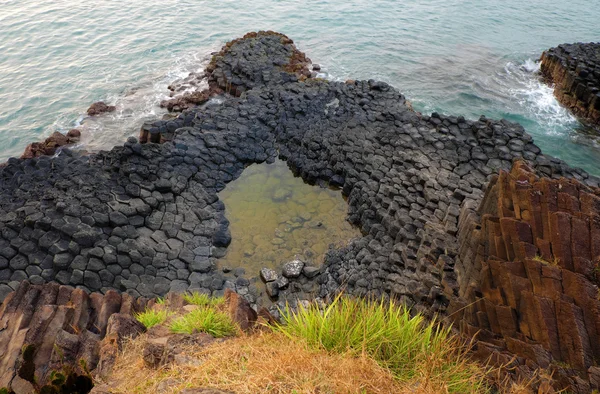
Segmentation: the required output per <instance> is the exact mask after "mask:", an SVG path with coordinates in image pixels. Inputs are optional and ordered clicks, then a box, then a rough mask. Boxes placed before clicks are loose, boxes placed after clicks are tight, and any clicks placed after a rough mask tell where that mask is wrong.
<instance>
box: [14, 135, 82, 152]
mask: <svg viewBox="0 0 600 394" xmlns="http://www.w3.org/2000/svg"><path fill="white" fill-rule="evenodd" d="M80 138H81V131H79V130H77V129H72V130H69V132H68V133H67V134H66V135H65V134H62V133H59V132H58V131H56V132H54V133H53V134H52V135H51V136H50V137H48V138H46V139H45V140H44V141H43V142H32V143H31V144H29V145H27V147H26V148H25V152H23V155H21V159H32V158H34V157H40V156H52V155H54V154H55V153H56V152H57V150H58V149H59V148H61V147H63V146H66V145H70V144H74V143H76V142H79V139H80Z"/></svg>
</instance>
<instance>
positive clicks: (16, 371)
mask: <svg viewBox="0 0 600 394" xmlns="http://www.w3.org/2000/svg"><path fill="white" fill-rule="evenodd" d="M146 304H147V300H146V299H143V298H137V299H133V298H132V297H131V296H129V295H128V294H122V295H121V294H118V293H117V292H115V291H109V292H107V293H106V294H105V295H102V294H99V293H93V294H88V293H86V292H85V291H83V290H81V289H74V288H72V287H68V286H60V285H58V284H56V283H50V284H46V285H31V284H30V283H29V282H28V281H23V282H21V284H20V285H19V287H18V288H17V290H16V291H15V292H13V293H11V294H9V295H8V297H7V298H6V299H5V300H4V302H3V304H2V306H1V307H0V354H1V355H2V357H1V358H0V388H10V389H12V390H13V391H14V392H15V393H17V394H21V393H33V392H39V390H41V389H42V388H43V387H44V386H48V388H47V390H49V389H50V387H51V386H53V382H56V380H57V378H58V377H59V376H60V381H61V385H64V384H68V385H70V387H71V388H72V389H73V391H64V392H81V393H85V392H89V390H90V389H91V388H92V375H93V374H95V373H96V372H101V371H102V370H103V369H106V368H107V366H106V364H107V363H110V360H111V356H112V355H115V356H116V351H117V348H118V346H119V345H120V342H121V340H122V339H123V338H124V337H131V336H135V335H137V334H139V333H141V332H143V331H144V326H142V325H141V324H140V323H139V322H137V321H136V320H135V319H134V318H133V317H132V313H133V312H136V311H141V310H143V309H144V308H145V306H146ZM112 361H114V359H113V360H112ZM48 392H55V391H48ZM56 392H63V391H56Z"/></svg>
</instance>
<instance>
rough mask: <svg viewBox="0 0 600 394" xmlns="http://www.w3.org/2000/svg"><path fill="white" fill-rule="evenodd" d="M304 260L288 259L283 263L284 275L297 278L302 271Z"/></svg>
mask: <svg viewBox="0 0 600 394" xmlns="http://www.w3.org/2000/svg"><path fill="white" fill-rule="evenodd" d="M302 268H304V262H302V261H300V260H292V261H288V262H287V263H285V264H284V265H283V272H282V273H283V276H285V277H286V278H297V277H299V276H300V274H301V273H302Z"/></svg>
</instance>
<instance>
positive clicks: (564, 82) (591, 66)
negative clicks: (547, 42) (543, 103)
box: [541, 42, 600, 124]
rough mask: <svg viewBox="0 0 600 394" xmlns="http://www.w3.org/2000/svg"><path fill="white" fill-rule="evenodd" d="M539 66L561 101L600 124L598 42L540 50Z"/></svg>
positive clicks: (599, 44) (599, 51) (599, 61)
mask: <svg viewBox="0 0 600 394" xmlns="http://www.w3.org/2000/svg"><path fill="white" fill-rule="evenodd" d="M541 70H542V73H543V74H544V76H545V77H546V78H548V80H549V81H550V82H552V83H554V93H555V94H556V97H557V98H558V100H559V101H560V102H561V103H562V104H564V105H565V106H567V107H569V108H570V109H571V110H572V111H573V112H574V113H575V114H577V115H579V116H582V117H584V118H588V119H590V120H591V121H592V122H595V123H596V124H600V43H593V42H592V43H587V44H582V43H577V44H563V45H559V46H558V47H556V48H550V49H549V50H547V51H546V52H544V53H543V54H542V65H541Z"/></svg>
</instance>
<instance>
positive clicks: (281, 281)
mask: <svg viewBox="0 0 600 394" xmlns="http://www.w3.org/2000/svg"><path fill="white" fill-rule="evenodd" d="M275 283H276V284H277V287H278V288H279V289H280V290H281V289H285V288H286V287H287V286H288V285H289V284H290V281H289V279H288V278H286V277H285V276H280V277H279V278H277V280H276V281H275Z"/></svg>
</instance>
